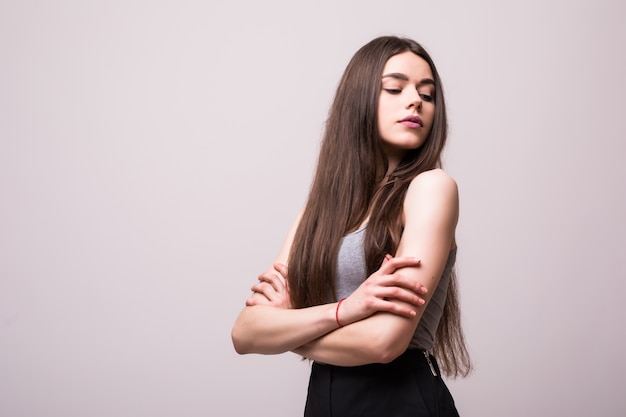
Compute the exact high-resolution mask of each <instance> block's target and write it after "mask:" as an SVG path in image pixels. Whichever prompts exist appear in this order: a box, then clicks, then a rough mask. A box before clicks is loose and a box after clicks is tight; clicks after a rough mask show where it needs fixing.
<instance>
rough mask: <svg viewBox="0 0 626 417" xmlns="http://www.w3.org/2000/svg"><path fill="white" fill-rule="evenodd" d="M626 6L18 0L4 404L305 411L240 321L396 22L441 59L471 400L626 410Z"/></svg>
mask: <svg viewBox="0 0 626 417" xmlns="http://www.w3.org/2000/svg"><path fill="white" fill-rule="evenodd" d="M625 15H626V6H625V5H624V3H623V2H621V1H618V0H615V1H610V0H604V1H570V0H556V1H536V0H533V1H524V2H502V1H488V0H482V1H473V2H463V1H439V2H432V1H431V2H424V1H417V0H412V1H364V0H360V1H356V0H352V1H343V2H338V1H337V2H336V1H328V0H324V1H316V2H296V1H287V0H284V1H279V0H275V1H265V2H255V1H247V2H228V3H227V2H217V1H165V0H155V1H136V0H131V1H92V2H83V1H78V0H75V1H69V0H61V1H56V2H48V1H16V0H13V1H10V0H4V1H2V2H0V141H1V142H0V145H1V146H0V195H1V198H2V200H1V204H0V415H2V416H6V417H36V416H46V417H57V416H58V417H68V416H90V417H100V416H102V417H105V416H106V417H110V416H116V417H121V416H150V417H157V416H164V417H165V416H172V415H179V416H186V417H192V416H250V415H255V416H268V417H269V416H297V415H301V413H302V409H303V404H304V398H305V389H306V384H307V377H308V371H309V367H308V364H307V363H306V362H301V361H300V360H299V359H298V358H297V357H296V356H295V355H291V354H286V355H280V356H273V357H263V356H258V355H251V356H244V357H240V356H238V355H237V354H236V353H235V352H234V351H233V349H232V345H231V341H230V329H231V326H232V324H233V322H234V320H235V317H236V315H237V314H238V312H239V310H240V309H241V308H242V306H243V302H244V300H245V298H246V297H247V296H248V294H249V287H250V286H251V285H252V284H253V282H254V281H255V279H256V276H257V275H258V274H259V273H260V272H262V271H263V270H264V269H265V268H266V267H267V266H268V265H269V263H270V262H271V261H272V259H273V258H274V256H275V255H276V253H277V251H278V248H279V246H280V244H281V242H282V239H283V237H284V235H285V233H286V231H287V228H288V226H289V224H290V223H291V222H292V220H293V218H294V216H295V215H296V213H297V211H298V210H299V208H300V206H301V205H302V203H303V202H304V199H305V197H306V193H307V191H308V186H309V181H310V179H311V175H312V171H313V168H314V164H315V160H316V157H317V150H318V145H319V139H320V136H321V131H322V128H323V124H324V120H325V116H326V114H327V110H328V106H329V104H330V101H331V98H332V96H333V94H334V89H335V87H336V85H337V82H338V80H339V77H340V75H341V73H342V71H343V69H344V67H345V65H346V64H347V62H348V60H349V58H350V57H351V56H352V54H353V53H354V52H355V51H356V50H357V49H358V48H359V47H360V46H361V45H363V44H364V43H366V42H367V41H369V40H370V39H372V38H373V37H375V36H378V35H385V34H396V35H403V36H409V37H412V38H414V39H416V40H418V41H419V42H421V43H422V44H423V45H424V46H425V47H426V48H427V49H428V50H429V51H430V52H431V54H432V55H433V57H434V60H435V62H436V63H437V65H438V68H439V71H440V73H441V75H442V77H443V81H444V86H445V90H446V93H447V101H448V105H449V112H450V125H451V135H450V140H449V145H448V149H447V153H446V158H445V166H446V169H447V170H448V172H450V173H451V174H452V175H453V176H454V177H455V178H456V180H457V182H458V184H459V187H460V192H461V208H462V211H461V218H460V223H459V227H458V236H457V239H458V242H459V246H460V252H459V260H458V268H459V274H460V280H461V287H462V304H463V312H464V321H465V324H466V332H467V337H468V341H469V344H470V348H471V353H472V354H473V358H474V360H475V365H476V371H475V373H474V374H473V375H472V376H471V377H470V378H469V379H465V380H458V381H451V382H450V383H449V386H450V389H451V390H452V392H453V395H454V396H455V398H456V401H457V405H458V408H459V410H460V411H461V414H462V415H464V416H481V417H485V416H488V417H501V416H520V417H521V416H537V415H542V416H554V415H560V416H565V415H567V416H589V415H594V416H623V415H625V414H626V405H625V402H624V398H623V394H624V386H626V361H625V359H624V351H626V335H625V331H624V324H623V322H624V318H625V317H626V308H625V307H624V302H623V299H624V293H625V292H626V283H625V278H626V267H625V263H624V255H623V254H622V252H623V251H624V248H625V247H626V237H625V232H626V222H625V220H624V213H626V193H625V190H626V169H625V168H624V162H623V159H624V155H625V151H626V146H625V145H624V140H625V139H626V138H625V135H624V133H623V132H624V127H623V123H624V118H625V116H624V114H625V113H626V107H625V105H624V97H626V81H625V78H624V74H626V63H625V57H624V45H626V26H625V25H624V16H625Z"/></svg>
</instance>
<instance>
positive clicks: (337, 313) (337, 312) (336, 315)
mask: <svg viewBox="0 0 626 417" xmlns="http://www.w3.org/2000/svg"><path fill="white" fill-rule="evenodd" d="M345 299H346V297H343V298H342V299H341V300H339V302H338V303H337V309H335V320H337V324H338V325H339V327H343V324H341V323H340V322H339V306H340V305H341V303H343V302H344V300H345Z"/></svg>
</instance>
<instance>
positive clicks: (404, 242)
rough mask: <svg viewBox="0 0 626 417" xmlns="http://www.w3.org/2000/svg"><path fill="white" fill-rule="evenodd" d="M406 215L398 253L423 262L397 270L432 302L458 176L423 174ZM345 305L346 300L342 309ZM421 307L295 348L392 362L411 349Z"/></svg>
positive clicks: (338, 360)
mask: <svg viewBox="0 0 626 417" xmlns="http://www.w3.org/2000/svg"><path fill="white" fill-rule="evenodd" d="M404 216H405V228H404V232H403V235H402V238H401V241H400V245H399V247H398V251H397V254H396V256H417V255H418V254H419V257H420V259H421V260H422V263H421V265H420V266H419V268H416V267H406V268H402V269H401V270H399V272H400V273H401V274H402V275H404V276H406V277H408V278H410V279H411V280H414V281H415V282H420V283H422V284H424V285H425V286H426V288H427V289H428V293H427V294H426V297H425V298H426V302H428V301H429V299H430V295H431V294H433V293H434V291H435V288H436V287H437V284H438V283H439V279H440V277H441V274H442V272H443V270H444V268H445V264H446V261H447V258H448V255H449V252H450V249H451V247H452V245H453V244H454V231H455V228H456V224H457V219H458V190H457V186H456V183H455V182H454V180H453V179H452V178H451V177H450V176H448V175H447V174H446V173H445V172H443V171H441V170H433V171H428V172H425V173H422V174H420V175H419V176H418V177H416V178H415V179H414V180H413V182H412V183H411V185H410V187H409V190H408V192H407V196H406V198H405V203H404ZM349 301H350V300H349V299H348V300H346V301H345V302H344V303H347V302H349ZM394 302H396V303H398V304H404V303H403V302H401V301H394ZM346 307H347V306H346ZM343 308H344V305H343V304H342V306H341V310H340V313H341V311H342V310H343ZM423 311H424V309H423V308H420V309H417V314H416V315H415V316H414V317H402V316H399V315H394V314H389V313H386V312H380V313H377V314H374V315H372V316H370V317H368V318H366V319H364V320H361V321H358V322H355V323H353V324H351V325H349V326H345V327H342V328H339V329H337V330H335V331H333V332H331V333H328V334H326V335H324V336H323V337H320V338H318V339H316V340H314V341H311V342H309V343H307V344H305V345H303V346H300V347H299V348H297V349H294V352H296V353H298V354H301V355H303V356H305V357H307V358H309V359H314V360H317V361H320V362H324V363H330V364H335V365H341V366H354V365H362V364H366V363H375V362H380V363H385V362H389V361H391V360H393V359H394V358H396V357H397V356H399V355H400V354H401V353H402V352H404V351H405V350H406V349H407V347H408V345H409V343H410V341H411V338H412V336H413V333H414V332H415V328H416V327H417V324H418V323H419V320H420V318H421V316H422V313H423Z"/></svg>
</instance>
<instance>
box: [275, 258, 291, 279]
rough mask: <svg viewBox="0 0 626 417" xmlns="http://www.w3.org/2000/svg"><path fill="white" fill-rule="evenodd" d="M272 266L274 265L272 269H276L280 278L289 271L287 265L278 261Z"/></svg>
mask: <svg viewBox="0 0 626 417" xmlns="http://www.w3.org/2000/svg"><path fill="white" fill-rule="evenodd" d="M273 266H274V269H275V270H276V271H278V273H279V274H280V275H282V278H285V279H286V278H287V274H288V273H289V271H288V269H287V265H285V264H281V263H280V262H275V263H274V265H273Z"/></svg>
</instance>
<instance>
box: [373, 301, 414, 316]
mask: <svg viewBox="0 0 626 417" xmlns="http://www.w3.org/2000/svg"><path fill="white" fill-rule="evenodd" d="M376 307H377V309H378V311H386V312H388V313H393V314H396V315H398V316H402V317H407V318H411V317H415V315H416V314H417V312H416V311H415V310H414V309H412V308H410V307H407V306H403V305H400V304H397V303H394V302H391V301H383V300H381V301H380V303H379V304H378V305H377V306H376Z"/></svg>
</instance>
